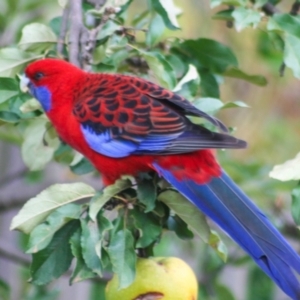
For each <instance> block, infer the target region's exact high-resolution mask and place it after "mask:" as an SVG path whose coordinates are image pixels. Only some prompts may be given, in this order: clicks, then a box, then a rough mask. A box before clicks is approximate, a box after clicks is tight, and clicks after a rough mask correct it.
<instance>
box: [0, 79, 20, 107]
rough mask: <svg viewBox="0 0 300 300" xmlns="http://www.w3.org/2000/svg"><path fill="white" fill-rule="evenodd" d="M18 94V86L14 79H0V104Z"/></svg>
mask: <svg viewBox="0 0 300 300" xmlns="http://www.w3.org/2000/svg"><path fill="white" fill-rule="evenodd" d="M18 94H19V85H18V82H17V80H16V79H14V78H8V77H0V103H3V102H5V101H6V100H8V99H9V98H11V97H13V96H16V95H18Z"/></svg>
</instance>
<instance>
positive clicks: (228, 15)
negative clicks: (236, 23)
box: [212, 9, 233, 21]
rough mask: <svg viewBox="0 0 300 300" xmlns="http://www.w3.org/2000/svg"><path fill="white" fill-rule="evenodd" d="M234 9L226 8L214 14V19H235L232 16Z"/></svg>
mask: <svg viewBox="0 0 300 300" xmlns="http://www.w3.org/2000/svg"><path fill="white" fill-rule="evenodd" d="M232 12H233V9H224V10H221V11H218V12H217V13H216V14H215V15H213V17H212V19H213V20H223V21H233V17H232Z"/></svg>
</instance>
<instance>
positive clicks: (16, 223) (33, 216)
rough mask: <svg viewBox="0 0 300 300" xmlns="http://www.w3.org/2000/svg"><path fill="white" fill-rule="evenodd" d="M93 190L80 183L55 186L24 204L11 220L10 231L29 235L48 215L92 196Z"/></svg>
mask: <svg viewBox="0 0 300 300" xmlns="http://www.w3.org/2000/svg"><path fill="white" fill-rule="evenodd" d="M94 194H95V190H94V189H93V188H92V187H91V186H89V185H87V184H85V183H82V182H79V183H68V184H55V185H52V186H50V187H48V188H47V189H45V190H44V191H42V192H41V193H40V194H38V195H37V196H36V197H34V198H31V199H30V200H29V201H27V202H26V203H25V205H24V206H23V207H22V209H21V210H20V211H19V213H18V214H17V215H16V216H15V217H14V218H13V220H12V223H11V226H10V229H11V230H14V229H18V230H21V231H23V232H24V233H27V234H28V233H30V232H31V231H32V230H33V228H34V227H35V226H37V225H38V224H40V223H42V222H43V221H44V220H45V219H46V218H47V217H48V216H49V215H50V213H51V212H52V211H53V210H55V209H57V208H59V207H61V206H63V205H66V204H68V203H72V202H74V201H77V200H81V199H83V198H89V197H92V196H94Z"/></svg>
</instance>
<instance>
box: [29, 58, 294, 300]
mask: <svg viewBox="0 0 300 300" xmlns="http://www.w3.org/2000/svg"><path fill="white" fill-rule="evenodd" d="M25 74H26V76H27V84H28V87H29V89H30V92H31V93H32V95H34V97H36V99H37V100H38V101H39V102H40V103H41V105H42V107H43V109H44V111H45V113H46V115H47V116H48V118H49V119H50V121H51V122H52V124H53V126H54V127H55V129H56V131H57V133H58V135H59V136H60V137H61V139H62V140H63V141H64V142H66V143H67V144H69V145H70V146H71V147H73V148H74V149H76V150H77V151H79V152H81V153H82V154H83V155H84V156H85V157H86V158H87V159H89V160H90V161H91V163H92V164H93V165H94V166H95V168H96V169H97V170H98V171H99V172H101V174H102V176H103V180H104V183H105V184H106V185H108V184H111V183H113V182H114V181H115V180H116V179H118V178H119V177H120V176H121V175H123V174H128V175H133V176H137V175H138V174H139V173H140V172H149V171H156V172H157V173H158V174H159V175H160V176H162V177H164V178H165V180H167V181H168V182H169V183H170V184H171V185H173V186H174V187H175V188H176V189H177V190H178V191H179V192H180V193H182V194H183V195H184V196H185V197H186V198H187V199H188V200H189V201H191V202H192V203H193V204H194V205H195V208H198V209H199V210H201V211H202V212H204V213H205V214H206V215H207V216H209V217H210V218H211V219H213V220H214V221H215V222H216V223H217V224H218V225H219V226H220V227H221V228H222V229H223V230H224V231H225V232H227V234H229V235H230V236H231V238H232V239H233V240H235V241H236V242H237V243H238V244H239V245H240V246H241V247H242V248H243V249H244V250H245V251H246V252H247V253H248V254H249V255H250V256H251V257H252V258H253V259H254V261H255V262H256V263H257V264H258V265H259V266H260V267H261V269H262V270H263V271H264V272H265V273H266V274H267V275H269V276H270V277H271V279H272V280H273V281H274V282H275V283H276V284H277V285H278V286H279V287H280V288H281V289H282V290H283V291H284V292H285V293H286V294H287V295H289V296H290V297H291V298H292V299H300V285H299V282H298V280H297V278H296V276H295V274H296V273H300V258H299V256H298V254H297V253H296V252H295V250H294V249H293V248H292V247H291V246H290V245H289V244H288V242H287V241H286V240H285V238H284V237H283V236H282V235H281V234H280V233H279V231H278V230H277V229H276V228H275V227H274V226H273V225H272V224H271V222H270V221H269V220H268V219H267V217H266V216H265V215H264V214H263V212H262V211H261V210H260V209H259V208H258V207H257V206H256V205H255V204H254V203H253V202H252V201H251V200H250V199H249V198H248V197H247V196H246V195H245V194H244V193H243V192H242V191H241V189H240V188H239V187H238V186H237V185H236V184H235V183H234V182H233V181H232V180H231V179H230V178H229V176H228V175H227V174H226V173H225V172H224V171H223V170H222V169H221V167H220V166H219V164H218V162H217V161H216V159H215V157H214V154H213V152H212V150H210V149H214V148H244V147H246V143H245V142H244V141H242V140H239V139H236V138H234V137H233V136H231V135H229V134H228V133H227V132H226V127H225V126H224V125H223V124H222V123H221V122H220V121H219V120H217V119H216V118H214V117H211V116H209V115H207V114H206V113H204V112H202V111H200V110H198V109H197V108H195V107H194V106H193V105H192V104H191V103H190V102H189V101H187V100H186V99H184V98H183V97H181V96H180V95H177V94H175V93H173V92H171V91H169V90H166V89H164V88H162V87H160V86H158V85H156V84H154V83H152V82H149V81H147V80H144V79H141V78H137V77H131V76H126V75H120V74H93V73H87V72H84V71H83V70H81V69H79V68H77V67H75V66H73V65H71V64H70V63H68V62H65V61H62V60H58V59H42V60H39V61H36V62H33V63H31V64H30V65H29V66H28V67H27V68H26V70H25ZM188 116H196V117H202V118H205V119H207V120H209V121H210V122H212V123H213V124H215V125H216V126H218V127H219V128H221V130H222V131H225V132H224V133H216V132H212V131H210V130H208V129H206V128H204V127H203V126H201V125H197V124H194V123H192V122H191V120H190V119H189V118H188Z"/></svg>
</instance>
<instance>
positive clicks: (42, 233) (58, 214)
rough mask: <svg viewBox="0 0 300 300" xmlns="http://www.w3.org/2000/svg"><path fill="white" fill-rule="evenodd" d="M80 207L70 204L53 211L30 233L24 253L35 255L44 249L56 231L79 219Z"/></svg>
mask: <svg viewBox="0 0 300 300" xmlns="http://www.w3.org/2000/svg"><path fill="white" fill-rule="evenodd" d="M80 214H81V207H80V206H79V205H76V204H73V203H70V204H67V205H65V206H62V207H59V208H58V209H57V210H55V211H53V212H52V213H51V214H50V215H49V216H48V218H47V219H46V220H45V223H42V224H40V225H38V226H36V227H35V228H34V229H33V230H32V231H31V233H30V237H29V241H28V245H27V251H26V253H36V252H38V251H40V250H42V249H44V248H46V247H47V246H48V245H49V243H50V242H51V240H52V237H53V235H54V234H55V232H56V231H58V230H59V229H60V228H62V227H63V226H64V225H65V224H66V223H68V222H70V221H71V220H74V219H79V217H80Z"/></svg>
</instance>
